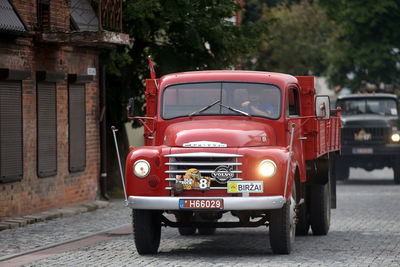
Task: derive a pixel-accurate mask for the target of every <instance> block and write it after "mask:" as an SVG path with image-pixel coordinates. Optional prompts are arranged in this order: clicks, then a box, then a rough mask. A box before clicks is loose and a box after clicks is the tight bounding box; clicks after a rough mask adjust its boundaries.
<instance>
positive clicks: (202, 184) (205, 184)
mask: <svg viewBox="0 0 400 267" xmlns="http://www.w3.org/2000/svg"><path fill="white" fill-rule="evenodd" d="M207 187H208V181H207V179H204V178H202V179H200V184H199V188H200V189H207Z"/></svg>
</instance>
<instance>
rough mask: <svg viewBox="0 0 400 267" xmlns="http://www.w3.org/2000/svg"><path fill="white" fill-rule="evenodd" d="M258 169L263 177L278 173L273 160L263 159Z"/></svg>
mask: <svg viewBox="0 0 400 267" xmlns="http://www.w3.org/2000/svg"><path fill="white" fill-rule="evenodd" d="M258 171H259V172H260V174H261V176H263V177H271V176H273V175H274V174H275V173H276V164H275V162H273V161H272V160H269V159H267V160H263V161H261V163H260V165H259V166H258Z"/></svg>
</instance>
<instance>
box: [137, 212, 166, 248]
mask: <svg viewBox="0 0 400 267" xmlns="http://www.w3.org/2000/svg"><path fill="white" fill-rule="evenodd" d="M132 226H133V237H134V240H135V245H136V250H137V251H138V253H139V254H140V255H145V254H155V253H157V250H158V247H159V246H160V237H161V212H160V211H157V210H135V209H134V210H132Z"/></svg>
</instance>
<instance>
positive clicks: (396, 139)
mask: <svg viewBox="0 0 400 267" xmlns="http://www.w3.org/2000/svg"><path fill="white" fill-rule="evenodd" d="M392 141H393V142H399V141H400V134H398V133H394V134H392Z"/></svg>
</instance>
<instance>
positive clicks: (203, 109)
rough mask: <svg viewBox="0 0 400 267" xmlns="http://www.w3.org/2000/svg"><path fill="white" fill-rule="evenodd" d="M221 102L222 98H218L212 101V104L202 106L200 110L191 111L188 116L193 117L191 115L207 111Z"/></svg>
mask: <svg viewBox="0 0 400 267" xmlns="http://www.w3.org/2000/svg"><path fill="white" fill-rule="evenodd" d="M219 102H221V100H220V99H219V100H217V101H215V102H214V103H211V104H210V105H208V106H205V107H204V108H201V109H199V110H196V111H193V112H192V113H190V114H189V115H188V116H189V117H191V116H193V115H195V114H197V113H202V112H203V111H206V110H207V109H209V108H211V107H212V106H214V105H216V104H218V103H219Z"/></svg>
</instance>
